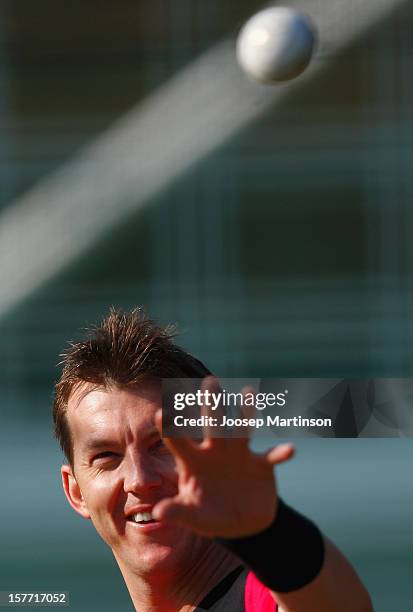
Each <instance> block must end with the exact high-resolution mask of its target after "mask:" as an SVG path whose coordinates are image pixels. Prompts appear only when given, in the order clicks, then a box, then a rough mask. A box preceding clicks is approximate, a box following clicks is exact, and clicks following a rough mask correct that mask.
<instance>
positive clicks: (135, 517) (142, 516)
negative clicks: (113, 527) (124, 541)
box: [127, 512, 158, 525]
mask: <svg viewBox="0 0 413 612" xmlns="http://www.w3.org/2000/svg"><path fill="white" fill-rule="evenodd" d="M127 520H128V521H130V522H132V523H137V524H138V525H151V524H153V523H157V522H158V521H155V519H153V518H152V513H151V512H136V513H135V514H131V515H130V516H128V519H127Z"/></svg>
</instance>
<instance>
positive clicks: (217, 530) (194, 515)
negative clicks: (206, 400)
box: [152, 380, 372, 612]
mask: <svg viewBox="0 0 413 612" xmlns="http://www.w3.org/2000/svg"><path fill="white" fill-rule="evenodd" d="M215 384H216V383H215V382H214V381H213V380H212V381H209V382H208V385H210V386H209V388H210V389H211V388H213V385H215ZM157 425H158V427H159V428H160V429H161V416H160V414H159V415H158V417H157ZM205 433H206V436H205V437H204V440H203V441H202V442H201V443H195V442H193V441H191V440H189V439H185V438H169V439H165V440H164V442H165V444H166V445H167V447H168V448H169V450H170V451H171V452H172V453H173V455H174V456H175V460H176V467H177V472H178V494H177V495H176V496H175V497H174V498H169V499H164V500H162V501H160V502H159V503H158V504H157V505H156V506H155V507H154V508H153V511H152V514H153V516H154V518H156V519H158V520H165V521H169V522H173V523H177V524H181V525H182V526H184V527H186V528H189V529H192V530H193V531H195V532H197V533H199V534H201V535H203V536H206V537H210V538H220V541H221V542H223V543H224V545H227V547H228V548H230V549H231V550H233V552H236V554H237V555H238V556H239V557H240V558H241V560H242V561H244V563H245V564H246V565H248V566H249V567H250V568H251V569H252V571H254V573H256V574H257V576H258V577H259V578H260V579H261V581H262V582H264V584H266V586H268V587H269V588H270V590H271V591H272V593H273V596H274V598H275V599H276V601H277V602H278V603H279V604H280V606H281V608H282V610H283V612H313V611H314V612H349V610H351V611H352V612H370V611H371V609H372V608H371V603H370V599H369V596H368V594H367V592H366V590H365V589H364V587H363V586H362V584H361V582H360V580H359V579H358V577H357V575H356V573H355V572H354V570H353V568H352V567H351V565H350V564H349V562H348V561H347V560H346V559H345V558H344V557H343V555H342V554H341V553H340V552H339V551H338V550H337V549H336V548H335V547H334V545H332V544H331V543H330V542H328V541H327V540H325V539H323V537H322V536H321V534H320V532H319V531H318V529H317V528H316V527H315V526H314V525H313V524H312V523H311V522H310V521H308V520H307V519H305V518H304V517H301V518H300V515H298V514H296V513H294V511H291V512H292V513H293V514H292V516H293V523H292V526H291V529H285V525H286V524H285V521H281V518H280V517H282V516H284V518H285V516H287V519H288V517H289V515H288V512H287V515H286V513H285V512H281V511H280V516H279V517H277V513H278V510H279V509H280V500H279V498H278V491H277V486H276V480H275V475H274V469H273V468H274V466H276V465H279V464H281V463H283V462H284V461H287V460H288V459H290V458H291V457H292V456H293V454H294V449H293V447H292V445H291V444H282V445H280V446H277V447H275V448H273V449H271V450H269V451H268V452H266V453H262V454H259V453H254V452H252V451H251V450H250V449H249V441H248V439H246V438H231V439H223V438H216V439H213V438H211V437H209V435H208V434H209V432H208V431H206V432H205ZM283 507H284V505H283ZM277 518H279V519H280V522H281V527H282V528H281V529H278V532H277V529H276V527H275V530H274V529H273V527H272V526H276V525H277ZM297 521H298V522H297ZM300 521H302V522H301V523H300ZM287 522H288V521H287ZM301 526H303V532H302V534H301V530H300V527H301ZM269 530H271V533H275V535H277V533H278V536H280V534H281V538H279V537H278V539H276V542H275V543H274V542H272V541H271V539H269V538H268V531H269ZM261 532H263V534H261ZM255 534H256V535H255ZM297 534H298V535H297ZM306 534H308V538H306V539H305V542H306V545H305V546H303V545H302V543H303V542H304V539H303V538H302V537H301V535H303V536H304V535H306ZM294 536H295V542H294ZM260 537H263V539H262V540H260V541H259V543H258V546H257V548H256V549H255V550H258V551H260V552H261V551H264V549H265V547H266V548H267V555H266V560H265V562H264V566H266V569H267V570H268V569H269V570H270V572H269V573H268V571H264V572H263V575H264V579H263V578H262V577H261V575H260V572H259V571H258V570H259V569H260V568H257V567H254V563H255V564H257V563H258V564H259V563H261V566H262V565H263V563H262V555H261V554H252V555H251V554H243V551H244V553H245V549H242V546H241V548H239V546H238V544H239V543H241V544H242V543H243V542H244V541H245V540H250V539H251V538H253V539H259V538H260ZM234 542H235V547H234V546H232V544H233V543H234ZM261 544H262V546H261ZM273 544H274V546H273ZM290 544H291V545H290ZM237 546H238V549H237ZM320 547H321V554H320ZM291 549H293V551H292V550H291ZM303 550H304V551H306V553H309V554H310V553H311V551H312V550H315V552H316V556H315V558H313V559H312V560H311V563H310V566H309V569H308V564H307V565H306V564H305V563H304V565H303V566H302V570H300V571H299V572H298V574H299V579H298V582H297V579H296V576H295V575H294V574H295V568H296V567H298V565H299V564H300V558H301V557H302V554H301V553H302V551H303ZM317 551H318V552H317ZM247 552H248V551H247ZM253 553H254V550H253ZM288 555H289V556H290V566H291V568H290V569H289V564H288V563H284V561H286V558H284V559H283V556H284V557H286V556H288ZM291 559H293V563H291ZM314 559H315V560H314ZM273 560H279V561H281V563H279V564H278V568H277V567H276V564H275V569H272V567H273V565H274V563H273ZM296 561H297V563H296ZM304 561H305V559H304ZM285 568H287V569H286V570H285ZM261 569H262V568H261ZM264 569H265V567H264ZM285 571H287V572H288V571H289V572H290V575H291V578H292V579H291V580H289V579H288V576H287V579H286V578H285V576H284V578H282V580H281V583H280V581H279V579H278V573H281V574H282V573H284V574H285ZM271 572H272V574H271ZM273 578H274V579H273ZM274 584H275V585H279V584H281V586H283V587H285V588H274ZM285 585H288V586H285Z"/></svg>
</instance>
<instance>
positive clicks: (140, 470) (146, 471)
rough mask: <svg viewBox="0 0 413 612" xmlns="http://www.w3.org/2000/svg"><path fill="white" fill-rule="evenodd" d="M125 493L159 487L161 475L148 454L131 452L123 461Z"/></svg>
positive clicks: (137, 492)
mask: <svg viewBox="0 0 413 612" xmlns="http://www.w3.org/2000/svg"><path fill="white" fill-rule="evenodd" d="M123 481H124V485H123V486H124V490H125V493H136V494H139V493H142V492H144V491H147V490H149V489H153V488H156V487H159V486H160V484H161V482H162V476H161V474H160V473H159V471H158V470H157V469H156V466H155V465H154V461H153V459H152V458H151V457H150V456H147V455H144V454H141V453H136V452H133V453H131V454H130V455H129V457H128V460H127V461H126V462H125V472H124V479H123Z"/></svg>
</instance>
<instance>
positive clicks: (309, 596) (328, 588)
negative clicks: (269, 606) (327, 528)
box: [272, 539, 373, 612]
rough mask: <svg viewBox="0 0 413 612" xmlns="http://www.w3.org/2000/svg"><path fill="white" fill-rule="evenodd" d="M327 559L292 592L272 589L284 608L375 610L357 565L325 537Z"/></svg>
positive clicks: (291, 611) (297, 611) (295, 611)
mask: <svg viewBox="0 0 413 612" xmlns="http://www.w3.org/2000/svg"><path fill="white" fill-rule="evenodd" d="M324 543H325V557H324V563H323V566H322V568H321V571H320V573H319V574H318V576H317V577H316V578H315V579H314V580H312V581H311V582H310V583H309V584H307V585H305V586H303V587H302V588H300V589H298V590H296V591H290V592H288V593H280V592H272V593H273V595H274V598H275V599H276V601H277V602H278V604H279V606H280V607H281V608H282V612H349V610H351V612H372V611H373V606H372V603H371V599H370V597H369V594H368V592H367V591H366V589H365V588H364V586H363V584H362V583H361V581H360V579H359V578H358V576H357V574H356V572H355V571H354V569H353V567H352V566H351V565H350V563H349V562H348V561H347V559H346V558H345V557H344V556H343V555H342V553H341V552H340V551H339V550H338V549H337V548H336V546H335V545H334V544H333V543H332V542H330V541H329V540H327V539H325V540H324Z"/></svg>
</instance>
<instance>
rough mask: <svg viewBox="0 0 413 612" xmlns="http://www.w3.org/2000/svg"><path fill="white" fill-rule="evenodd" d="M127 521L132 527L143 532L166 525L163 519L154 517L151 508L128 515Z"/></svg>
mask: <svg viewBox="0 0 413 612" xmlns="http://www.w3.org/2000/svg"><path fill="white" fill-rule="evenodd" d="M126 522H127V523H128V524H129V525H130V526H131V527H132V529H138V530H139V531H140V532H141V533H149V532H151V531H154V530H158V529H161V528H163V527H164V526H165V525H164V523H162V522H161V521H156V520H155V519H154V518H152V512H151V510H150V509H147V510H144V511H141V512H133V513H132V514H130V515H129V516H127V517H126Z"/></svg>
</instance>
